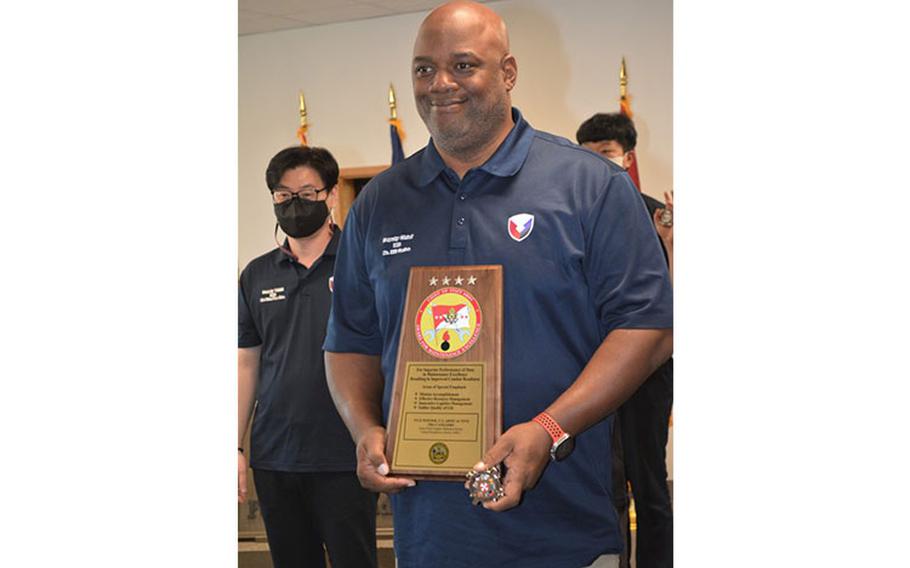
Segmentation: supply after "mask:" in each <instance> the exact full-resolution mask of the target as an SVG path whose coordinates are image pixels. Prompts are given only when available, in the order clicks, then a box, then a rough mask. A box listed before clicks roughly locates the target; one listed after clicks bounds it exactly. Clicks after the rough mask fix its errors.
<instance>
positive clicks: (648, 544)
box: [576, 113, 673, 568]
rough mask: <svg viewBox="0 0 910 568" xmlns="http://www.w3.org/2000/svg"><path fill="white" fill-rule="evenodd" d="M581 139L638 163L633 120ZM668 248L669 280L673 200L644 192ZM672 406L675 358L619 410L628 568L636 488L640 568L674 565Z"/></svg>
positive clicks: (607, 120) (586, 131)
mask: <svg viewBox="0 0 910 568" xmlns="http://www.w3.org/2000/svg"><path fill="white" fill-rule="evenodd" d="M576 139H577V140H578V143H579V144H581V145H582V146H584V147H586V148H588V149H590V150H592V151H594V152H596V153H598V154H600V155H601V156H603V157H604V158H606V159H608V160H610V161H611V162H613V163H615V164H617V165H618V166H620V167H622V168H623V169H628V168H629V167H630V166H631V165H632V162H633V160H635V145H636V143H637V140H638V134H637V132H636V130H635V125H634V124H633V122H632V119H630V118H629V117H628V116H626V115H624V114H621V113H599V114H595V115H594V116H592V117H591V118H589V119H588V120H586V121H584V122H583V123H582V124H581V126H580V127H579V128H578V132H577V133H576ZM640 195H641V198H642V199H643V200H644V202H645V205H646V206H647V208H648V212H649V213H650V215H651V218H652V220H653V222H654V226H655V228H656V230H657V234H658V235H659V237H660V241H661V245H662V246H663V256H664V258H665V259H666V261H667V264H668V267H669V271H670V277H671V278H672V275H673V216H672V214H673V198H672V195H671V194H670V193H664V196H665V198H666V200H667V205H666V206H664V205H663V204H662V203H660V202H659V201H658V200H656V199H654V198H653V197H651V196H649V195H646V194H644V193H641V194H640ZM672 407H673V359H672V358H671V359H669V360H668V361H667V362H666V363H664V364H663V365H661V366H660V367H659V368H658V369H657V370H656V371H654V373H653V374H652V375H651V376H650V377H648V378H647V380H645V382H644V383H643V384H642V385H641V387H639V388H638V390H637V391H635V394H633V395H632V397H631V398H629V400H627V401H626V402H625V403H623V405H622V406H620V407H619V411H618V412H617V414H618V416H619V420H618V423H615V424H614V433H613V441H614V444H613V468H612V469H613V491H614V498H615V499H614V506H615V507H616V508H617V513H618V515H619V517H620V529H621V531H622V532H623V534H624V535H626V549H625V550H624V552H623V556H624V558H623V559H622V563H621V564H622V565H623V566H628V555H629V550H630V548H631V547H630V545H629V542H630V537H629V499H628V494H627V492H626V480H628V482H629V484H630V485H631V487H632V495H633V497H634V499H635V513H636V524H637V531H636V554H635V556H636V566H637V568H658V567H660V568H664V567H668V566H673V506H672V503H671V499H670V490H669V487H668V484H667V453H666V447H667V437H668V432H669V421H670V412H671V410H672Z"/></svg>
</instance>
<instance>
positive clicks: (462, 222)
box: [458, 217, 464, 225]
mask: <svg viewBox="0 0 910 568" xmlns="http://www.w3.org/2000/svg"><path fill="white" fill-rule="evenodd" d="M458 224H459V225H464V217H459V218H458Z"/></svg>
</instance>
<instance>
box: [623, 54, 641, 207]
mask: <svg viewBox="0 0 910 568" xmlns="http://www.w3.org/2000/svg"><path fill="white" fill-rule="evenodd" d="M628 87H629V75H628V73H626V58H625V56H623V58H622V63H621V64H620V66H619V112H620V113H621V114H624V115H626V116H628V117H629V118H630V119H631V118H632V105H631V104H629V94H628ZM631 154H632V156H633V159H632V165H631V166H629V169H628V170H627V172H628V174H629V177H630V178H632V183H633V184H635V187H636V188H638V191H641V179H640V178H639V177H638V153H636V152H635V151H634V150H632V152H631Z"/></svg>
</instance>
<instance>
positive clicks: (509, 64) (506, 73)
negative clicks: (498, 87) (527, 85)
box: [502, 53, 518, 91]
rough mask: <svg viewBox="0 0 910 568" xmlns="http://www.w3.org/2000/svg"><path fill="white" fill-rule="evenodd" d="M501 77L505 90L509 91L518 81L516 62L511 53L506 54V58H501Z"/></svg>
mask: <svg viewBox="0 0 910 568" xmlns="http://www.w3.org/2000/svg"><path fill="white" fill-rule="evenodd" d="M502 75H503V80H504V81H505V83H506V90H507V91H511V90H512V88H513V87H515V82H516V81H517V80H518V62H517V61H516V60H515V56H514V55H512V54H511V53H507V54H506V56H505V57H503V58H502Z"/></svg>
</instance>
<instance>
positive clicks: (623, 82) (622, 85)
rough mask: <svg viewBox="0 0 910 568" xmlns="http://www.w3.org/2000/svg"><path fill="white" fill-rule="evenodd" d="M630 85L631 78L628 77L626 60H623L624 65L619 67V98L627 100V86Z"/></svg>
mask: <svg viewBox="0 0 910 568" xmlns="http://www.w3.org/2000/svg"><path fill="white" fill-rule="evenodd" d="M628 84H629V78H628V76H627V75H626V58H625V57H623V58H622V65H620V67H619V98H621V99H624V98H626V86H627V85H628Z"/></svg>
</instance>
